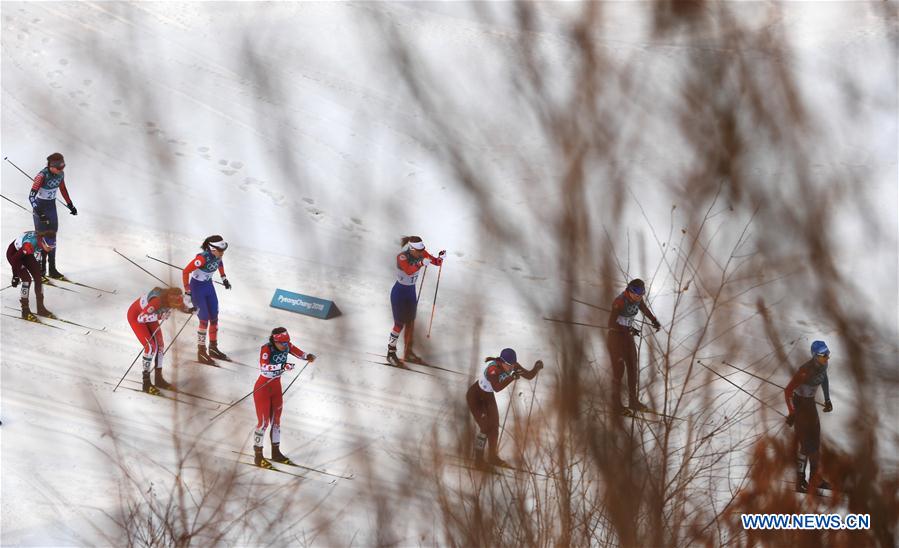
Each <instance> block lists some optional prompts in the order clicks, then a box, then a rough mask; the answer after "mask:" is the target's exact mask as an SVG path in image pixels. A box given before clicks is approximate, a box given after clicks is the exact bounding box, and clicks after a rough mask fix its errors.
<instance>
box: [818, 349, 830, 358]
mask: <svg viewBox="0 0 899 548" xmlns="http://www.w3.org/2000/svg"><path fill="white" fill-rule="evenodd" d="M815 356H820V357H822V358H824V359H827V360H829V359H830V350H825V351H824V352H818V353H817V354H815Z"/></svg>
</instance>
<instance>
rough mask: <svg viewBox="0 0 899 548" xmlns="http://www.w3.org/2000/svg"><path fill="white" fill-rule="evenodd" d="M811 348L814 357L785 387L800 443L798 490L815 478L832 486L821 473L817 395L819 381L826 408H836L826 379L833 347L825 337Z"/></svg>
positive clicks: (824, 485)
mask: <svg viewBox="0 0 899 548" xmlns="http://www.w3.org/2000/svg"><path fill="white" fill-rule="evenodd" d="M811 352H812V358H811V359H810V360H809V361H807V362H805V363H804V364H802V365H801V366H799V370H798V371H796V374H795V375H793V378H792V379H790V383H789V384H788V385H787V387H786V389H784V397H785V398H786V400H787V410H788V411H789V414H788V415H787V424H788V425H789V426H795V430H796V436H795V442H796V445H797V446H798V452H797V461H796V490H797V491H801V492H803V493H804V492H806V491H807V490H808V486H809V483H812V484H814V483H815V482H817V486H818V487H820V488H821V489H830V483H828V482H827V481H825V480H824V479H822V478H821V476H820V475H819V474H818V467H819V464H820V461H821V451H820V448H821V421H820V420H819V419H818V409H817V407H816V406H815V395H816V394H817V392H818V385H820V386H821V388H823V389H824V412H825V413H830V412H831V411H833V404H832V403H831V402H830V383H829V381H828V379H827V363H828V361H829V360H830V350H829V349H828V348H827V345H826V344H825V343H824V341H815V342H813V343H812V347H811ZM806 461H808V462H809V463H810V464H811V466H810V471H809V472H810V473H809V479H808V482H806V480H805V463H806Z"/></svg>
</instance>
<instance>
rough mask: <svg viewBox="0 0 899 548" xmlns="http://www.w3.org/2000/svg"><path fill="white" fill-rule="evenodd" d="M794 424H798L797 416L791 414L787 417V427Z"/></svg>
mask: <svg viewBox="0 0 899 548" xmlns="http://www.w3.org/2000/svg"><path fill="white" fill-rule="evenodd" d="M794 422H796V415H794V414H793V413H790V414H789V415H788V416H787V426H793V423H794Z"/></svg>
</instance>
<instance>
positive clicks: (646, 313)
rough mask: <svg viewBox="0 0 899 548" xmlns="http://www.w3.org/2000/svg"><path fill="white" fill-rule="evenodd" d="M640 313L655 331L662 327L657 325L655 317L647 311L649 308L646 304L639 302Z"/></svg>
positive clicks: (657, 321)
mask: <svg viewBox="0 0 899 548" xmlns="http://www.w3.org/2000/svg"><path fill="white" fill-rule="evenodd" d="M640 312H642V313H643V316H644V317H646V318H649V321H650V322H652V326H653V327H655V328H656V329H658V328H660V327H661V326H662V325H661V324H660V323H659V320H658V319H657V318H656V315H655V314H653V313H652V311H651V310H649V307H648V306H646V303H645V302H643V301H640Z"/></svg>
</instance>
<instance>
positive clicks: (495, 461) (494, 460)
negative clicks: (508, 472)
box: [489, 455, 512, 468]
mask: <svg viewBox="0 0 899 548" xmlns="http://www.w3.org/2000/svg"><path fill="white" fill-rule="evenodd" d="M489 462H490V465H491V466H498V467H500V468H512V466H511V465H510V464H509V463H508V462H506V461H504V460H503V459H501V458H499V455H493V456H491V457H490V461H489Z"/></svg>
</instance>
